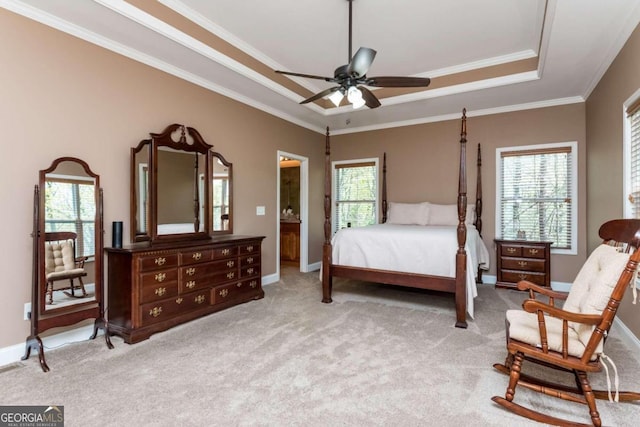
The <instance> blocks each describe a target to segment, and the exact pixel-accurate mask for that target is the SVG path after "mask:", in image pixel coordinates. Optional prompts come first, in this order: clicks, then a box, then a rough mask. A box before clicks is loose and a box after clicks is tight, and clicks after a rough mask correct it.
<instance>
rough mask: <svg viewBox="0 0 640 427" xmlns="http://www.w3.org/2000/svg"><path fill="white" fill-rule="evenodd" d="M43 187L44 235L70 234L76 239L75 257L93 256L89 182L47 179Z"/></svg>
mask: <svg viewBox="0 0 640 427" xmlns="http://www.w3.org/2000/svg"><path fill="white" fill-rule="evenodd" d="M45 186H46V190H45V192H44V194H45V202H44V203H45V206H44V211H45V218H44V229H45V232H51V231H72V232H74V233H76V234H77V235H78V238H77V248H76V256H93V255H94V254H95V241H94V239H95V218H96V201H95V189H94V185H93V180H90V181H83V180H79V179H78V178H77V177H75V178H64V177H52V176H51V175H47V180H46V182H45Z"/></svg>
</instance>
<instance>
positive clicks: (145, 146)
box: [130, 124, 233, 243]
mask: <svg viewBox="0 0 640 427" xmlns="http://www.w3.org/2000/svg"><path fill="white" fill-rule="evenodd" d="M150 136H151V139H146V140H143V141H141V142H140V143H139V144H138V146H137V147H134V148H132V149H131V205H130V206H131V241H132V242H143V241H150V242H152V243H159V242H172V241H180V240H193V239H208V238H210V236H211V235H215V234H229V233H232V232H233V227H232V221H233V212H232V206H231V205H232V203H231V201H232V196H231V190H232V165H231V163H229V162H227V161H226V160H225V159H224V157H223V156H222V155H220V154H219V153H215V152H213V151H212V148H213V146H212V145H210V144H208V143H206V142H205V141H204V139H203V138H202V137H201V136H200V133H199V132H198V131H197V130H195V129H194V128H191V127H186V126H184V125H181V124H172V125H170V126H167V128H166V129H165V130H164V131H163V132H161V133H151V134H150ZM220 189H222V191H223V194H218V192H217V190H220ZM214 191H216V192H215V193H214ZM214 214H216V215H218V214H219V215H220V218H218V217H217V216H216V218H214V216H213V215H214ZM222 215H224V217H222Z"/></svg>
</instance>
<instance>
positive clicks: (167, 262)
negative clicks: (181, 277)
mask: <svg viewBox="0 0 640 427" xmlns="http://www.w3.org/2000/svg"><path fill="white" fill-rule="evenodd" d="M138 262H139V265H140V271H150V270H158V269H161V268H168V267H176V266H177V265H178V254H177V253H172V254H154V255H145V256H141V257H140V258H138Z"/></svg>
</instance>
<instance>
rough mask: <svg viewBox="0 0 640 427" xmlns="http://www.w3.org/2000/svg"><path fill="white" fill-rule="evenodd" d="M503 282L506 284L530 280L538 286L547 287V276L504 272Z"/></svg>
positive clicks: (510, 271)
mask: <svg viewBox="0 0 640 427" xmlns="http://www.w3.org/2000/svg"><path fill="white" fill-rule="evenodd" d="M502 280H504V281H506V282H512V283H517V282H519V281H520V280H528V281H529V282H533V283H535V284H536V285H540V286H547V283H546V280H547V275H546V274H544V273H534V272H530V271H527V272H524V271H512V270H502Z"/></svg>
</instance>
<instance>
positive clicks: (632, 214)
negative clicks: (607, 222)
mask: <svg viewBox="0 0 640 427" xmlns="http://www.w3.org/2000/svg"><path fill="white" fill-rule="evenodd" d="M624 122H625V124H624V171H625V173H624V175H625V179H624V192H625V195H624V197H625V208H624V216H625V218H640V89H639V90H638V91H637V92H636V93H635V94H634V95H633V96H632V97H631V98H630V100H629V101H628V102H627V103H625V109H624Z"/></svg>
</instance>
